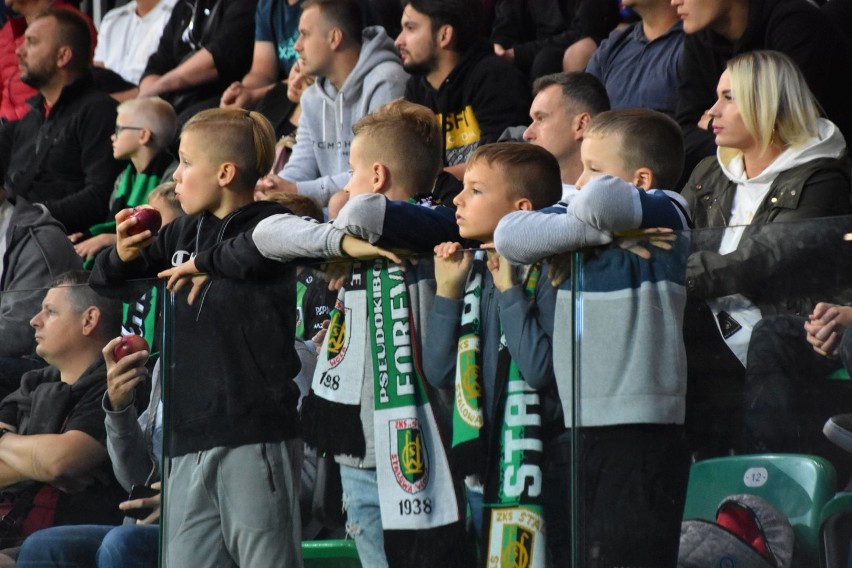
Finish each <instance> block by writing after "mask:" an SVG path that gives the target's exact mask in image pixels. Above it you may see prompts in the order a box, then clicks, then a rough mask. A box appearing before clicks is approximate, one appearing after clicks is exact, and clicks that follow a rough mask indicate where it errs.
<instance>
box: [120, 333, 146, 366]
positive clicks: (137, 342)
mask: <svg viewBox="0 0 852 568" xmlns="http://www.w3.org/2000/svg"><path fill="white" fill-rule="evenodd" d="M138 351H149V349H148V342H147V341H145V338H144V337H142V336H141V335H125V336H124V337H122V338H121V340H119V342H118V344H117V345H116V346H115V348H114V349H113V350H112V356H113V358H114V359H115V362H116V363H118V362H119V361H121V360H122V359H123V358H124V357H126V356H128V355H131V354H133V353H136V352H138Z"/></svg>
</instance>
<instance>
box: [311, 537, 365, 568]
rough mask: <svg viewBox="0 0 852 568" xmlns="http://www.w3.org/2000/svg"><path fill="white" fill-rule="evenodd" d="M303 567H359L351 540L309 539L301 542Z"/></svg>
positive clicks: (356, 553)
mask: <svg viewBox="0 0 852 568" xmlns="http://www.w3.org/2000/svg"><path fill="white" fill-rule="evenodd" d="M302 559H303V560H304V566H305V568H361V561H360V560H359V559H358V551H357V550H356V549H355V542H354V541H352V540H309V541H305V542H303V543H302Z"/></svg>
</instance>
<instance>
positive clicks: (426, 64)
mask: <svg viewBox="0 0 852 568" xmlns="http://www.w3.org/2000/svg"><path fill="white" fill-rule="evenodd" d="M402 68H403V69H404V70H405V72H406V73H408V74H409V75H428V74H429V73H431V72H432V71H434V70H435V69H437V68H438V54H437V53H436V52H435V50H434V49H433V51H432V52H431V53H430V54H429V57H427V58H426V59H424V60H423V61H409V62H408V63H405V62H403V64H402Z"/></svg>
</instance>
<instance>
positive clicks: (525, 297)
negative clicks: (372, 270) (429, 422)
mask: <svg viewBox="0 0 852 568" xmlns="http://www.w3.org/2000/svg"><path fill="white" fill-rule="evenodd" d="M561 195H562V182H561V179H560V171H559V164H558V162H557V161H556V159H555V158H554V157H553V156H552V155H551V154H550V153H549V152H548V151H547V150H544V149H543V148H540V147H538V146H532V145H528V144H522V143H516V142H507V143H500V144H492V145H487V146H482V147H480V148H478V149H477V150H476V151H475V152H474V153H473V154H472V155H471V157H470V159H469V160H468V162H467V168H466V169H465V174H464V189H463V190H462V192H461V193H460V194H459V195H458V196H456V198H455V199H454V200H453V203H454V204H455V205H456V208H457V209H456V220H457V223H458V226H459V234H460V235H461V237H463V238H465V239H471V240H473V241H478V242H480V243H484V244H490V243H491V242H492V241H493V239H494V230H495V229H496V228H497V223H498V222H499V221H500V219H501V218H503V216H504V215H507V214H509V213H510V212H512V211H518V210H525V211H531V210H533V209H541V208H542V207H546V206H549V205H552V204H554V203H556V202H557V201H559V198H560V196H561ZM484 256H485V253H484V251H482V252H478V253H476V255H474V253H473V252H471V251H463V250H462V245H461V244H460V243H459V242H458V241H454V242H445V243H442V244H440V245H439V246H437V247H436V248H435V279H436V281H437V296H436V298H435V304H434V307H433V310H432V312H431V313H430V315H429V324H428V330H429V337H430V341H429V342H427V343H426V344H425V345H424V355H423V364H424V371H425V372H426V376H427V378H428V380H429V382H431V383H432V384H433V385H434V386H436V387H440V388H445V389H448V388H455V397H454V398H455V403H456V404H455V415H454V418H453V442H452V445H453V448H452V458H453V463H454V467H455V468H456V472H457V473H458V474H460V475H464V476H467V479H466V481H465V483H466V485H467V495H468V501H469V505H470V507H471V513H472V517H473V521H474V526H475V528H476V530H477V533H479V534H480V535H484V536H487V538H486V540H485V541H484V542H483V547H482V550H483V556H484V559H486V560H487V562H488V565H492V562H493V561H494V559H495V558H498V559H499V558H503V555H504V551H506V550H513V551H515V553H517V554H524V555H527V556H528V558H529V559H530V562H529V564H528V565H529V566H544V561H545V554H546V552H545V548H546V547H545V542H546V539H545V538H544V537H545V535H544V530H543V525H544V524H545V523H544V518H543V516H547V517H549V516H550V513H549V511H550V509H551V507H550V505H557V504H556V503H551V504H548V503H547V502H546V500H545V496H544V494H543V488H542V477H543V470H544V468H545V467H546V463H545V462H546V460H547V459H548V457H549V456H551V455H552V452H551V451H550V448H551V446H552V445H553V444H554V443H555V442H556V440H557V439H558V438H559V435H560V433H561V432H563V431H564V430H565V428H564V426H563V425H562V420H561V416H560V415H559V403H558V400H556V397H555V393H553V392H551V393H547V392H537V391H539V390H540V389H543V388H544V387H547V386H548V385H551V384H552V383H553V370H552V363H551V356H550V337H549V336H548V335H547V334H546V333H545V326H543V325H542V323H541V322H540V321H539V318H540V317H542V316H549V315H552V309H550V310H547V309H545V308H544V306H552V300H548V296H550V297H552V296H553V294H554V291H553V289H552V288H551V287H550V286H547V285H543V282H544V280H541V277H542V275H541V272H540V270H539V266H533V267H532V268H531V269H530V270H529V271H528V274H527V276H526V278H521V274H519V270H517V269H516V268H515V267H512V266H510V265H509V263H508V262H507V261H506V260H505V259H502V258H500V256H499V255H498V254H497V253H496V252H494V251H489V252H488V255H487V256H488V259H487V262H486V260H485V258H484ZM536 283H538V285H537V284H536ZM551 390H553V389H551ZM504 479H505V480H507V482H506V483H503V480H504ZM509 480H511V481H509ZM483 498H484V500H485V503H486V504H485V505H484V507H485V508H486V510H487V511H489V512H488V514H487V515H485V516H483ZM542 507H545V509H544V515H543V514H542ZM552 524H553V526H554V527H555V526H556V525H557V523H556V522H554V523H552ZM513 525H515V529H511V527H512V526H513ZM548 526H550V525H548ZM548 538H550V535H549V534H548ZM564 538H568V535H564ZM511 559H512V557H511V556H510V557H509V558H508V559H506V558H503V561H504V562H508V561H510V560H511ZM509 564H511V562H509ZM501 565H502V562H501ZM553 565H554V566H568V565H570V559H569V564H564V563H555V564H553Z"/></svg>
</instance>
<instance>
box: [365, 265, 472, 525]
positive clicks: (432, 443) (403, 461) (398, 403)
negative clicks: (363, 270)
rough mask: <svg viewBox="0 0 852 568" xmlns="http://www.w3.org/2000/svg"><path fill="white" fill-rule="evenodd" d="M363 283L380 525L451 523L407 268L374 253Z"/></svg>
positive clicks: (454, 517)
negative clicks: (367, 292) (372, 378)
mask: <svg viewBox="0 0 852 568" xmlns="http://www.w3.org/2000/svg"><path fill="white" fill-rule="evenodd" d="M367 283H368V288H369V290H370V301H369V302H368V304H367V305H368V310H367V311H368V314H367V317H368V321H369V323H370V326H369V329H370V331H371V333H370V343H371V347H372V349H371V352H372V357H373V372H374V375H375V379H376V380H375V381H374V382H373V385H374V389H375V391H374V392H375V398H374V400H375V412H374V413H373V425H374V432H375V442H376V445H375V448H376V477H377V479H378V485H379V487H380V488H381V491H380V492H379V498H380V507H381V513H382V525H383V526H384V527H385V528H386V529H426V528H432V527H439V526H443V525H448V524H450V523H454V522H456V521H458V520H459V507H458V505H457V503H456V499H455V492H454V490H453V483H452V477H451V476H450V467H449V463H448V461H447V456H446V454H445V452H444V447H443V444H442V443H441V438H440V435H439V433H438V426H437V423H436V422H435V416H434V414H433V412H432V408H431V406H430V405H429V399H428V397H427V394H426V388H425V384H424V381H423V373H422V372H421V370H420V362H419V359H420V358H419V354H418V353H417V341H416V337H415V333H416V331H415V328H414V324H415V322H414V318H413V317H412V312H411V300H412V299H411V298H410V297H409V290H408V287H407V285H406V280H405V272H404V271H403V268H402V267H400V266H397V265H395V264H391V263H388V262H387V261H385V260H377V261H376V262H375V263H374V265H373V267H372V269H370V270H368V271H367Z"/></svg>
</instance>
